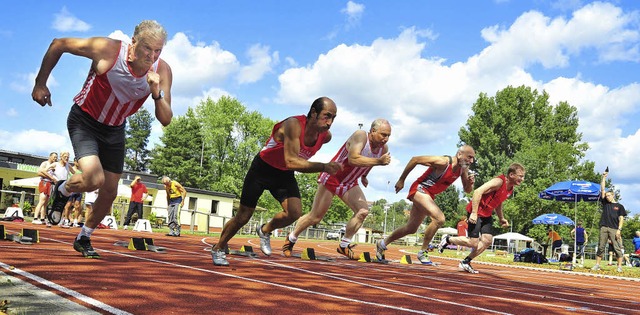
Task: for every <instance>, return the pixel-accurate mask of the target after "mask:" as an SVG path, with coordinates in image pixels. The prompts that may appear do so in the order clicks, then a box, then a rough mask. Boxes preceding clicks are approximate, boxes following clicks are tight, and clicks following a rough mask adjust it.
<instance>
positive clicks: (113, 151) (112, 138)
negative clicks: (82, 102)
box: [67, 104, 125, 174]
mask: <svg viewBox="0 0 640 315" xmlns="http://www.w3.org/2000/svg"><path fill="white" fill-rule="evenodd" d="M124 126H125V124H122V125H120V126H107V125H105V124H102V123H99V122H97V121H96V120H95V119H93V117H91V115H89V114H87V113H85V112H84V111H83V110H82V109H80V106H78V105H76V104H73V106H71V110H70V111H69V117H67V130H68V131H69V137H70V138H71V145H72V146H73V152H74V154H75V158H77V159H78V160H79V159H81V158H83V157H85V156H92V155H95V156H97V157H98V158H99V159H100V163H101V164H102V169H103V170H105V171H109V172H112V173H116V174H122V170H123V168H124V144H125V140H124V135H125V134H124Z"/></svg>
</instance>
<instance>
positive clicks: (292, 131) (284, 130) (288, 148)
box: [276, 118, 325, 173]
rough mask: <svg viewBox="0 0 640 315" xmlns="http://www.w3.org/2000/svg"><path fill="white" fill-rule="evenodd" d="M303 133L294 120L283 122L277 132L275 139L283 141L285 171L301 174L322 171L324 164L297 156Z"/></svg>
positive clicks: (297, 122) (298, 123)
mask: <svg viewBox="0 0 640 315" xmlns="http://www.w3.org/2000/svg"><path fill="white" fill-rule="evenodd" d="M302 132H303V130H302V127H301V126H300V122H299V121H298V120H297V119H295V118H289V119H287V120H285V121H284V122H283V124H282V126H281V127H280V129H279V130H278V131H277V133H278V134H277V135H276V136H277V137H282V141H284V162H285V166H286V167H287V169H290V170H292V171H298V172H302V173H317V172H322V171H324V168H325V166H324V163H319V162H309V161H307V160H305V159H303V158H301V157H299V156H298V153H300V134H301V133H302Z"/></svg>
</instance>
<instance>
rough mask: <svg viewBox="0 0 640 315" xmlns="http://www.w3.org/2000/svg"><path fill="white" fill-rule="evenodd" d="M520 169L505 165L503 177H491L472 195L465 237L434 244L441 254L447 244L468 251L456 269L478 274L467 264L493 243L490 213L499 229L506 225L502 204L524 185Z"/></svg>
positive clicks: (523, 170) (443, 238) (515, 165)
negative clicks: (462, 247)
mask: <svg viewBox="0 0 640 315" xmlns="http://www.w3.org/2000/svg"><path fill="white" fill-rule="evenodd" d="M524 174H525V169H524V166H522V165H521V164H518V163H513V164H511V165H509V169H508V170H507V175H504V174H503V175H500V176H497V177H494V178H493V179H491V180H490V181H488V182H486V183H484V185H482V186H480V187H479V188H478V189H476V190H475V191H474V192H473V198H472V199H471V202H470V203H469V204H467V213H468V214H469V217H468V219H467V221H468V222H469V229H468V230H467V232H468V235H469V236H468V237H464V236H457V237H449V236H448V235H446V234H445V235H444V236H443V237H442V241H441V242H440V244H438V251H440V252H441V253H442V252H443V251H444V249H445V248H446V246H447V245H448V244H454V245H462V246H466V247H471V253H470V254H469V256H467V257H466V258H465V259H463V260H462V261H461V262H460V264H459V265H458V268H459V269H460V270H463V271H466V272H469V273H478V272H477V271H476V270H475V269H473V267H471V260H472V259H474V258H476V257H478V256H479V255H480V254H482V252H484V250H485V249H487V247H489V246H490V245H491V241H492V240H493V216H492V215H493V211H494V210H495V212H496V214H497V215H498V220H500V225H501V226H502V227H508V226H509V221H507V219H505V218H504V214H503V213H502V203H503V202H504V201H505V200H507V199H508V198H509V197H510V196H511V194H512V193H513V188H514V187H515V186H519V185H520V184H522V181H524Z"/></svg>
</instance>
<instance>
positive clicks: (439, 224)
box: [431, 216, 445, 228]
mask: <svg viewBox="0 0 640 315" xmlns="http://www.w3.org/2000/svg"><path fill="white" fill-rule="evenodd" d="M431 222H433V223H434V224H435V225H436V226H437V227H438V228H441V227H443V226H444V224H445V218H444V216H436V217H434V218H433V219H432V221H431Z"/></svg>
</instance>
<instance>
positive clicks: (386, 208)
mask: <svg viewBox="0 0 640 315" xmlns="http://www.w3.org/2000/svg"><path fill="white" fill-rule="evenodd" d="M388 211H389V204H386V205H384V234H383V235H384V236H385V237H386V236H387V212H388Z"/></svg>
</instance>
